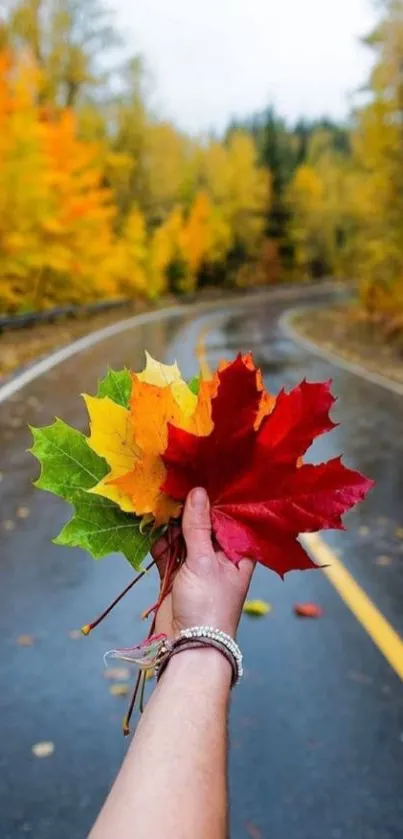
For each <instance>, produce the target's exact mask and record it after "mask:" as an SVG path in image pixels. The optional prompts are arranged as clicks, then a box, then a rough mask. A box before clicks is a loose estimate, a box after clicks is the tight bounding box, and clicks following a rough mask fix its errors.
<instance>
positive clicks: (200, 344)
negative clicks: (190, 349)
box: [195, 326, 211, 379]
mask: <svg viewBox="0 0 403 839" xmlns="http://www.w3.org/2000/svg"><path fill="white" fill-rule="evenodd" d="M208 331H209V328H208V326H205V327H204V329H201V330H200V333H199V337H198V341H197V344H196V346H195V356H196V358H197V360H198V362H199V367H200V372H201V374H202V376H203V379H211V370H210V365H209V363H208V361H207V353H206V335H207V333H208Z"/></svg>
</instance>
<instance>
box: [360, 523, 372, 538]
mask: <svg viewBox="0 0 403 839" xmlns="http://www.w3.org/2000/svg"><path fill="white" fill-rule="evenodd" d="M358 532H359V534H360V536H368V533H369V527H367V526H366V525H365V524H363V525H362V527H359V528H358Z"/></svg>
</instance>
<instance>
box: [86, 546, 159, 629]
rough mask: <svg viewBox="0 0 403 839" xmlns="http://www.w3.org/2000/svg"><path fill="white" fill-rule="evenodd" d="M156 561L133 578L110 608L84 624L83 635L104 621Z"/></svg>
mask: <svg viewBox="0 0 403 839" xmlns="http://www.w3.org/2000/svg"><path fill="white" fill-rule="evenodd" d="M155 562H156V561H155V559H153V561H152V562H150V564H149V565H147V568H145V569H144V571H142V572H141V574H138V575H137V577H135V578H134V580H132V581H131V583H129V585H128V586H126V588H125V590H124V591H122V592H121V594H119V595H118V597H116V598H115V600H114V601H113V603H111V605H110V606H108V608H107V609H105V611H104V612H102V614H101V615H100V616H99V617H98V618H97V619H96V620H95V621H93V622H92V623H88V624H86V625H85V626H83V628H82V630H81V632H82V633H83V635H89V634H90V632H92V630H93V629H96V627H97V626H99V624H100V623H102V621H103V620H104V619H105V618H106V617H107V616H108V615H109V614H110V613H111V611H112V609H114V608H115V606H117V605H118V603H120V601H121V600H123V598H124V597H125V596H126V594H128V592H129V591H130V590H131V589H132V588H133V587H134V586H135V585H136V583H138V582H140V580H142V579H143V577H144V576H145V575H146V574H147V572H148V571H150V570H151V568H152V567H153V566H154V565H155Z"/></svg>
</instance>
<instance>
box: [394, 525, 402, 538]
mask: <svg viewBox="0 0 403 839" xmlns="http://www.w3.org/2000/svg"><path fill="white" fill-rule="evenodd" d="M395 536H396V538H397V539H403V527H397V528H396V530H395Z"/></svg>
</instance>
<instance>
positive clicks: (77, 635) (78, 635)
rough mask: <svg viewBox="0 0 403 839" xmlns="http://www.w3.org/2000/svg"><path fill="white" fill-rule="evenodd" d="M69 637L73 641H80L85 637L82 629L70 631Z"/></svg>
mask: <svg viewBox="0 0 403 839" xmlns="http://www.w3.org/2000/svg"><path fill="white" fill-rule="evenodd" d="M68 636H69V638H71V640H72V641H79V640H80V638H82V637H83V635H82V632H81V629H69V632H68Z"/></svg>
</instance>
